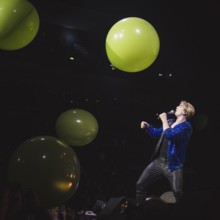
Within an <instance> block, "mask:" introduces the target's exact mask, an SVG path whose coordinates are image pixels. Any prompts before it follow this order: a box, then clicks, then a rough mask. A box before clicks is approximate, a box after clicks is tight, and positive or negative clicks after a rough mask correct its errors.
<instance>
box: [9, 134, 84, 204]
mask: <svg viewBox="0 0 220 220" xmlns="http://www.w3.org/2000/svg"><path fill="white" fill-rule="evenodd" d="M8 181H9V182H10V183H18V184H20V185H21V186H22V188H23V189H24V190H25V191H27V190H31V191H33V192H36V193H37V195H38V197H39V203H40V206H42V207H53V206H60V205H63V204H64V203H65V202H67V201H68V200H69V199H70V198H71V197H72V196H73V195H74V193H75V192H76V190H77V188H78V185H79V181H80V163H79V159H78V157H77V155H76V153H75V152H74V151H73V149H72V148H71V147H70V146H69V145H68V144H66V143H65V142H64V141H63V140H60V139H59V138H56V137H52V136H38V137H34V138H30V139H28V140H26V141H24V142H23V143H22V144H20V145H19V146H18V147H17V148H16V149H15V151H14V152H13V154H12V156H11V158H10V160H9V165H8Z"/></svg>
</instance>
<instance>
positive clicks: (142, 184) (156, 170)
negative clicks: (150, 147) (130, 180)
mask: <svg viewBox="0 0 220 220" xmlns="http://www.w3.org/2000/svg"><path fill="white" fill-rule="evenodd" d="M163 177H165V178H167V179H168V181H169V183H170V186H171V189H172V191H173V194H174V197H175V199H176V202H178V201H179V200H180V198H181V197H182V186H183V170H182V168H180V169H177V170H175V171H170V170H169V169H168V164H167V162H166V160H165V159H164V158H157V159H155V160H153V161H152V162H151V163H150V164H149V165H148V166H147V167H146V168H145V169H144V171H143V172H142V174H141V176H140V177H139V179H138V181H137V183H136V203H137V204H141V203H143V202H144V201H145V198H146V196H147V189H148V187H149V186H150V185H151V184H153V183H154V182H156V181H158V180H159V179H161V178H163Z"/></svg>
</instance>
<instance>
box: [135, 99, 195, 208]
mask: <svg viewBox="0 0 220 220" xmlns="http://www.w3.org/2000/svg"><path fill="white" fill-rule="evenodd" d="M194 114H195V108H194V106H193V105H192V104H190V103H189V102H187V101H185V100H183V101H181V102H180V104H179V105H178V106H177V107H176V110H175V111H174V115H175V117H176V119H175V120H174V119H168V117H167V113H161V114H160V115H159V119H160V120H161V122H162V126H161V127H160V128H155V127H153V126H152V125H151V124H149V123H148V122H146V121H142V122H141V124H140V127H141V129H144V130H145V131H146V132H147V133H148V134H149V135H150V136H151V137H153V138H157V139H159V141H158V143H157V146H156V148H155V151H154V153H153V155H152V158H151V161H150V164H148V165H147V167H146V168H145V169H144V170H143V172H142V174H141V175H140V177H139V179H138V181H137V183H136V204H137V205H140V204H142V203H143V202H144V201H145V199H146V197H147V196H148V192H147V189H148V187H149V186H150V185H152V184H153V183H154V182H155V181H157V180H159V179H161V178H163V177H165V178H166V179H168V181H169V183H170V186H171V189H172V191H173V194H174V196H175V200H176V202H179V200H180V199H181V197H182V194H183V191H182V190H183V189H182V186H183V166H184V162H185V153H186V146H187V144H188V142H189V140H190V138H191V135H192V125H191V123H190V122H189V119H190V118H192V117H193V116H194Z"/></svg>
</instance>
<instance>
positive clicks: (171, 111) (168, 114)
mask: <svg viewBox="0 0 220 220" xmlns="http://www.w3.org/2000/svg"><path fill="white" fill-rule="evenodd" d="M174 114H175V111H174V110H170V111H169V112H167V113H166V115H167V116H172V115H174ZM156 115H157V119H160V115H159V114H156Z"/></svg>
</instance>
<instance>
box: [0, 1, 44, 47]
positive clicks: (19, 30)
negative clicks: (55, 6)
mask: <svg viewBox="0 0 220 220" xmlns="http://www.w3.org/2000/svg"><path fill="white" fill-rule="evenodd" d="M0 8H1V9H2V10H0V49H3V50H17V49H20V48H23V47H25V46H26V45H28V44H29V43H30V42H31V41H32V40H33V39H34V38H35V36H36V35H37V33H38V30H39V23H40V19H39V15H38V12H37V11H36V9H35V7H34V6H33V5H32V4H31V3H30V2H28V1H26V0H2V1H0Z"/></svg>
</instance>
